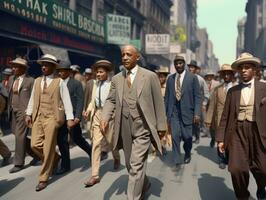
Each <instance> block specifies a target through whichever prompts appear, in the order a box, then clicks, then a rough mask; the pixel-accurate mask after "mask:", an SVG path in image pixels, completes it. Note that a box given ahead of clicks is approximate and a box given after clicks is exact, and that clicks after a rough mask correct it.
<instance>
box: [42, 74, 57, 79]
mask: <svg viewBox="0 0 266 200" xmlns="http://www.w3.org/2000/svg"><path fill="white" fill-rule="evenodd" d="M43 77H45V76H43ZM46 78H48V79H53V78H54V74H50V75H48V76H46Z"/></svg>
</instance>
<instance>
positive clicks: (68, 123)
mask: <svg viewBox="0 0 266 200" xmlns="http://www.w3.org/2000/svg"><path fill="white" fill-rule="evenodd" d="M74 126H75V122H74V120H73V119H70V120H67V128H69V129H71V128H73V127H74Z"/></svg>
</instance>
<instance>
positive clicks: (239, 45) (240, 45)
mask: <svg viewBox="0 0 266 200" xmlns="http://www.w3.org/2000/svg"><path fill="white" fill-rule="evenodd" d="M245 23H246V17H243V18H242V19H240V20H239V21H238V23H237V31H238V35H237V41H236V58H237V57H238V56H239V55H240V54H241V53H243V52H244V48H245V46H244V45H245Z"/></svg>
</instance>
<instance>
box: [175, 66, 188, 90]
mask: <svg viewBox="0 0 266 200" xmlns="http://www.w3.org/2000/svg"><path fill="white" fill-rule="evenodd" d="M185 74H186V70H184V71H183V72H182V73H181V74H179V73H177V72H176V76H175V90H176V81H177V78H178V77H179V76H180V88H182V84H183V80H184V78H185Z"/></svg>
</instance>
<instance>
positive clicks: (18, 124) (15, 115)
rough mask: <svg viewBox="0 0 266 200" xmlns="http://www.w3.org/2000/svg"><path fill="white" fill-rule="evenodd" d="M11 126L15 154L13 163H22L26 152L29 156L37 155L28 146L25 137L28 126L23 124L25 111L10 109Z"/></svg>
mask: <svg viewBox="0 0 266 200" xmlns="http://www.w3.org/2000/svg"><path fill="white" fill-rule="evenodd" d="M11 116H12V118H11V128H12V133H13V134H14V135H15V141H16V142H15V144H16V145H15V155H14V158H13V164H14V165H24V161H25V156H26V153H28V154H29V155H30V156H31V157H37V156H36V155H35V154H34V152H33V151H32V150H31V148H30V145H28V144H30V139H29V138H27V133H28V131H29V128H28V127H27V126H26V124H25V113H24V112H21V111H12V113H11Z"/></svg>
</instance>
